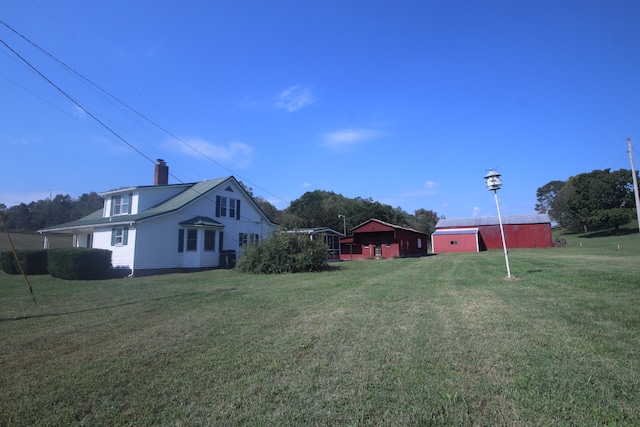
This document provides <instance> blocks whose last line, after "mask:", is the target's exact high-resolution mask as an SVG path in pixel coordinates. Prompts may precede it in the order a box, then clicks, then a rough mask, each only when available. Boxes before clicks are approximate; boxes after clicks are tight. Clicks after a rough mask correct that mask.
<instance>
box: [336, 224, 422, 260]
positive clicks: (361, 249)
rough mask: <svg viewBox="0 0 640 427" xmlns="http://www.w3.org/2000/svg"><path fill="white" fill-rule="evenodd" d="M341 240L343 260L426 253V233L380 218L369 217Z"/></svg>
mask: <svg viewBox="0 0 640 427" xmlns="http://www.w3.org/2000/svg"><path fill="white" fill-rule="evenodd" d="M351 232H352V235H351V236H350V237H345V238H342V239H340V246H341V250H340V252H341V259H342V260H343V261H344V260H354V259H368V258H394V257H401V258H404V257H415V256H424V255H427V239H428V236H427V234H426V233H423V232H421V231H418V230H413V229H411V228H407V227H400V226H399V225H393V224H389V223H387V222H384V221H380V220H378V219H370V220H368V221H366V222H364V223H362V224H360V225H358V226H357V227H355V228H353V229H351Z"/></svg>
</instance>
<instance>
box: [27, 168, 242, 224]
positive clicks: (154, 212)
mask: <svg viewBox="0 0 640 427" xmlns="http://www.w3.org/2000/svg"><path fill="white" fill-rule="evenodd" d="M230 179H235V178H233V177H232V176H228V177H225V178H218V179H212V180H207V181H201V182H196V183H195V184H191V186H190V187H188V188H187V189H186V190H184V191H183V192H181V193H179V194H177V195H175V196H174V197H171V198H170V199H168V200H166V201H164V202H162V203H160V204H158V205H156V206H154V207H152V208H149V209H147V210H145V211H143V212H140V213H138V214H134V215H117V216H108V217H103V216H102V209H100V210H99V211H95V212H94V213H92V214H90V215H87V216H85V217H84V218H81V219H78V220H76V221H71V222H67V223H64V224H59V225H54V226H51V227H46V228H43V229H41V230H38V232H39V233H46V232H50V233H55V232H59V233H60V232H70V231H72V230H76V229H81V228H87V227H96V226H101V225H106V224H112V225H118V224H130V223H134V222H140V221H144V220H147V219H150V218H154V217H157V216H160V215H165V214H168V213H171V212H175V211H177V210H178V209H181V208H182V207H184V206H186V205H188V204H189V203H191V202H193V201H194V200H197V199H199V198H200V197H207V193H208V192H209V191H211V190H213V189H214V188H216V187H217V186H219V185H221V184H222V183H224V182H227V181H228V180H230ZM177 185H184V184H177ZM212 202H214V203H215V200H212ZM216 222H217V221H216ZM218 224H219V223H218Z"/></svg>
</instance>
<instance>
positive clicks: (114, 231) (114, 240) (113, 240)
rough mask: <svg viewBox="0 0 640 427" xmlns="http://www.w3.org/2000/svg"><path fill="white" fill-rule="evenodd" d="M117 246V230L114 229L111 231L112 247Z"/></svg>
mask: <svg viewBox="0 0 640 427" xmlns="http://www.w3.org/2000/svg"><path fill="white" fill-rule="evenodd" d="M115 245H116V229H115V228H112V229H111V246H115Z"/></svg>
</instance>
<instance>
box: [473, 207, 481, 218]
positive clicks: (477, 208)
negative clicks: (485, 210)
mask: <svg viewBox="0 0 640 427" xmlns="http://www.w3.org/2000/svg"><path fill="white" fill-rule="evenodd" d="M478 215H480V208H479V207H478V206H474V207H473V213H472V216H473V217H476V216H478Z"/></svg>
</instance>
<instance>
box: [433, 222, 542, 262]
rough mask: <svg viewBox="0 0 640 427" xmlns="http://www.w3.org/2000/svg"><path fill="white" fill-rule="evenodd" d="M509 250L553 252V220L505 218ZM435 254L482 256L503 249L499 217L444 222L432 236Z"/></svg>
mask: <svg viewBox="0 0 640 427" xmlns="http://www.w3.org/2000/svg"><path fill="white" fill-rule="evenodd" d="M502 225H503V228H504V237H505V241H506V243H507V249H517V248H551V247H553V238H552V237H551V220H550V219H549V216H548V215H512V216H505V217H502ZM431 241H432V244H433V252H434V253H444V252H479V251H484V250H487V249H502V236H501V234H500V223H499V221H498V217H497V216H496V217H478V218H457V219H441V220H440V221H438V223H437V224H436V231H435V232H434V233H433V234H432V235H431Z"/></svg>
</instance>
